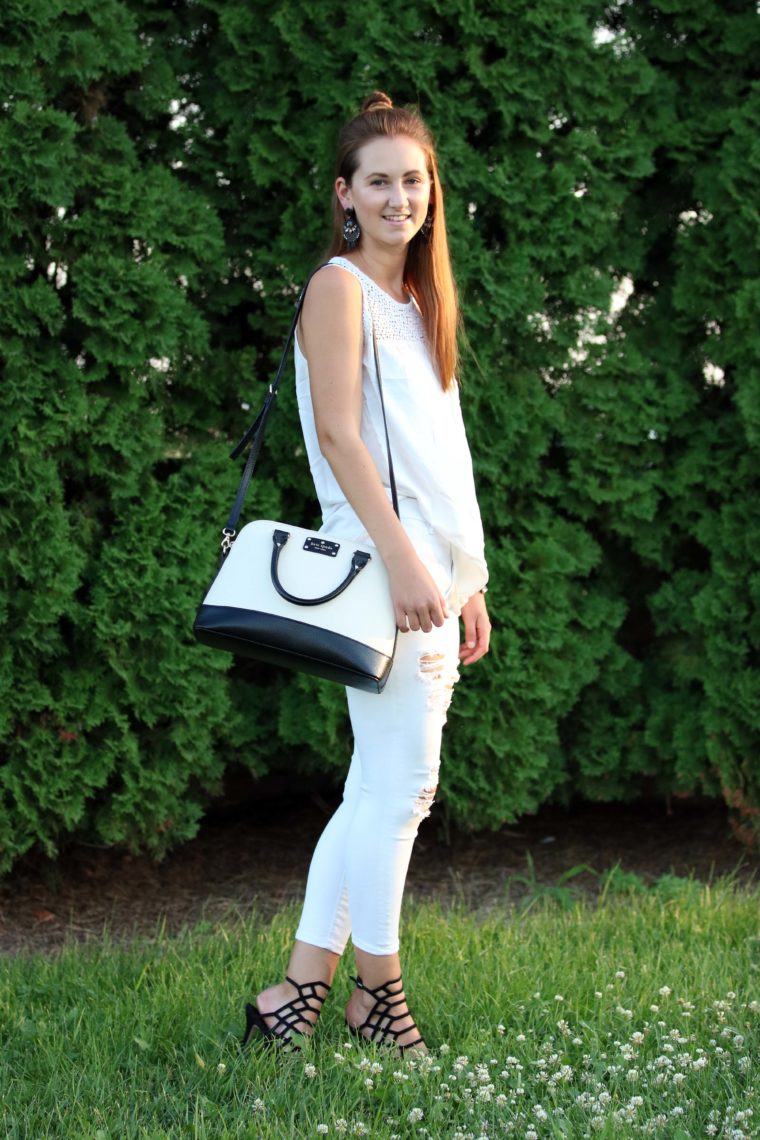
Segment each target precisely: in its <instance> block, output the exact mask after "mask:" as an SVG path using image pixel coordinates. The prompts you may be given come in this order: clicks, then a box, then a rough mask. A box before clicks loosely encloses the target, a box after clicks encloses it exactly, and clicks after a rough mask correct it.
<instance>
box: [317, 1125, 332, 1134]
mask: <svg viewBox="0 0 760 1140" xmlns="http://www.w3.org/2000/svg"><path fill="white" fill-rule="evenodd" d="M329 1131H330V1127H329V1125H327V1124H318V1125H317V1135H318V1136H326V1135H327V1133H328V1132H329Z"/></svg>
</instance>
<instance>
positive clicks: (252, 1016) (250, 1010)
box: [240, 977, 331, 1052]
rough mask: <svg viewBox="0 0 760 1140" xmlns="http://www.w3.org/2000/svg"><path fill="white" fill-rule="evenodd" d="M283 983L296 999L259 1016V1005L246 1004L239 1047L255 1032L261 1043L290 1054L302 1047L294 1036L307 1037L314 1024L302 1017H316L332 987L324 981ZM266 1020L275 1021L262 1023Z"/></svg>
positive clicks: (289, 979) (290, 980)
mask: <svg viewBox="0 0 760 1140" xmlns="http://www.w3.org/2000/svg"><path fill="white" fill-rule="evenodd" d="M285 981H286V982H290V984H291V986H293V988H294V989H296V990H297V991H298V997H295V998H293V999H292V1000H291V1001H286V1002H285V1004H284V1005H281V1006H280V1007H279V1009H274V1010H272V1012H271V1013H267V1014H262V1013H261V1011H260V1010H259V1008H258V1006H255V1005H251V1004H250V1003H249V1004H248V1005H246V1007H245V1020H246V1025H245V1033H244V1034H243V1037H242V1040H241V1042H240V1047H241V1048H244V1047H245V1046H246V1045H247V1044H248V1043H249V1041H250V1040H251V1038H252V1037H253V1036H254V1034H255V1033H257V1032H258V1033H259V1034H260V1036H261V1039H262V1041H266V1042H267V1044H268V1045H276V1046H278V1047H279V1048H287V1049H288V1050H289V1051H291V1052H297V1051H298V1050H299V1049H300V1048H301V1047H300V1045H297V1044H296V1043H295V1042H294V1041H293V1035H294V1034H296V1035H297V1034H301V1035H310V1031H311V1030H312V1029H313V1028H314V1024H313V1022H311V1021H309V1019H308V1018H307V1017H304V1014H305V1013H315V1014H317V1016H319V1012H320V1010H321V1009H322V1003H323V1001H324V1000H325V998H326V997H327V995H328V993H329V992H330V988H331V987H330V986H328V984H327V982H319V981H317V982H295V981H293V979H292V978H289V977H286V978H285ZM318 987H321V988H322V989H323V990H324V993H322V994H320V993H319V990H318ZM267 1017H269V1018H274V1024H273V1025H271V1026H270V1025H267V1023H266V1020H265V1018H267Z"/></svg>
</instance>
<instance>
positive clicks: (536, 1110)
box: [532, 1104, 549, 1121]
mask: <svg viewBox="0 0 760 1140" xmlns="http://www.w3.org/2000/svg"><path fill="white" fill-rule="evenodd" d="M532 1111H533V1115H534V1116H535V1118H536V1120H541V1121H543V1120H548V1119H549V1113H548V1112H547V1111H546V1109H545V1108H544V1107H543V1105H540V1104H534V1105H533V1110H532Z"/></svg>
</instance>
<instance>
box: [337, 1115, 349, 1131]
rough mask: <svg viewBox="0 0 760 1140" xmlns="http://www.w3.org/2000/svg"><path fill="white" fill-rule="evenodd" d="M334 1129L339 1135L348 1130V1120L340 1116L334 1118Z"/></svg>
mask: <svg viewBox="0 0 760 1140" xmlns="http://www.w3.org/2000/svg"><path fill="white" fill-rule="evenodd" d="M335 1131H336V1132H338V1133H340V1134H341V1135H342V1134H343V1133H344V1132H348V1121H347V1120H343V1119H342V1118H341V1119H339V1120H336V1121H335Z"/></svg>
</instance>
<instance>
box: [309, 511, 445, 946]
mask: <svg viewBox="0 0 760 1140" xmlns="http://www.w3.org/2000/svg"><path fill="white" fill-rule="evenodd" d="M401 518H402V523H403V525H404V528H405V529H406V531H407V533H408V534H409V536H410V538H411V539H412V542H413V543H414V546H415V549H416V550H417V553H418V554H419V556H420V558H421V559H422V561H423V562H424V563H425V565H426V567H427V568H428V570H429V571H430V572H431V574H432V575H433V577H434V578H435V580H436V582H437V584H438V586H439V588H440V589H441V592H442V593H443V594H444V595H445V594H446V592H447V590H448V588H449V586H450V583H451V552H450V548H449V547H448V545H447V544H446V543H444V542H443V541H442V540H440V539H439V538H438V537H437V536H436V535H434V534H433V532H432V531H431V529H430V527H429V526H428V525H427V524H426V523H424V522H423V521H422V520H420V519H418V518H408V517H405V514H404V509H403V503H402V512H401ZM458 661H459V621H458V619H457V618H456V617H454V616H453V615H450V616H449V617H448V618H447V619H446V621H445V622H444V624H443V625H442V626H441V627H436V626H433V629H432V630H431V632H430V633H423V632H422V631H421V630H420V631H418V632H416V633H415V632H412V631H409V632H407V633H399V635H398V639H397V645H396V655H395V659H394V662H393V668H392V670H391V675H390V677H389V679H388V683H387V684H386V686H385V688H384V690H383V692H382V693H380V694H379V695H378V694H376V693H363V692H360V691H359V690H357V689H347V690H346V692H347V695H348V711H349V715H350V718H351V727H352V729H353V734H354V754H353V758H352V760H351V767H350V769H349V772H348V776H347V778H346V783H345V786H344V789H343V802H342V803H341V805H340V807H339V808H338V809H337V811H336V812H335V814H334V815H333V816H332V818H331V819H330V821H329V823H328V824H327V827H326V828H325V830H324V831H323V832H322V835H321V837H320V839H319V842H318V844H317V846H316V849H315V851H314V855H313V857H312V861H311V867H310V869H309V880H308V883H307V887H306V897H305V899H304V905H303V911H302V914H301V921H300V924H299V926H298V930H297V931H296V938H298V939H300V941H302V942H308V943H310V944H311V945H313V946H321V947H323V948H325V949H327V950H332V951H333V952H334V953H336V954H341V953H342V952H343V950H344V948H345V946H346V943H347V941H348V938H349V935H351V937H352V941H353V944H354V946H356V947H358V948H359V949H360V950H364V951H366V952H367V953H369V954H395V953H397V952H398V949H399V937H398V928H399V916H400V913H401V900H402V896H403V893H404V883H405V881H406V873H407V869H408V867H409V860H410V857H411V854H412V846H413V844H414V840H415V838H416V836H417V830H418V828H419V825H420V822H421V821H422V820H423V819H425V818H426V817H427V816H428V815H429V814H430V808H431V805H432V803H433V797H434V795H435V791H436V787H437V784H438V768H439V765H440V757H441V733H442V730H443V725H444V723H445V721H446V713H447V710H448V707H449V704H450V702H451V694H452V690H453V687H454V684H455V682H456V680H457V679H458V676H459V673H458V668H457V666H458Z"/></svg>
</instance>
